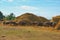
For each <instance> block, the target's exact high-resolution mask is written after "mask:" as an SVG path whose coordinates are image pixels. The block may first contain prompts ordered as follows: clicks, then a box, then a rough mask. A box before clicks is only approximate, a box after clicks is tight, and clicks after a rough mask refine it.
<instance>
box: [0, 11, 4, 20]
mask: <svg viewBox="0 0 60 40" xmlns="http://www.w3.org/2000/svg"><path fill="white" fill-rule="evenodd" d="M3 18H4V15H3V13H2V12H1V11H0V20H3Z"/></svg>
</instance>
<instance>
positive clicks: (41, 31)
mask: <svg viewBox="0 0 60 40" xmlns="http://www.w3.org/2000/svg"><path fill="white" fill-rule="evenodd" d="M0 40H60V32H59V31H54V30H53V28H46V29H45V28H44V27H42V28H41V27H31V26H29V27H28V26H26V27H24V26H20V27H12V26H11V27H10V26H4V27H3V26H1V27H0Z"/></svg>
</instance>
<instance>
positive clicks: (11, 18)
mask: <svg viewBox="0 0 60 40" xmlns="http://www.w3.org/2000/svg"><path fill="white" fill-rule="evenodd" d="M14 19H15V15H14V14H13V13H11V14H10V15H8V16H6V17H5V20H14Z"/></svg>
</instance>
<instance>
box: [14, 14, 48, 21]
mask: <svg viewBox="0 0 60 40" xmlns="http://www.w3.org/2000/svg"><path fill="white" fill-rule="evenodd" d="M22 20H26V21H28V22H35V21H36V22H39V21H41V22H44V21H48V19H46V18H44V17H41V16H36V15H34V14H32V13H24V14H22V15H21V16H18V17H17V18H16V20H15V21H16V22H19V21H22Z"/></svg>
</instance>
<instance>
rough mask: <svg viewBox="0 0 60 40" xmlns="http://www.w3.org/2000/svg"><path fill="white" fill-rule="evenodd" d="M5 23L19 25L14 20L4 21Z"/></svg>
mask: <svg viewBox="0 0 60 40" xmlns="http://www.w3.org/2000/svg"><path fill="white" fill-rule="evenodd" d="M3 24H4V25H9V24H10V25H15V26H16V25H18V24H17V23H16V22H13V21H4V22H3Z"/></svg>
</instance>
